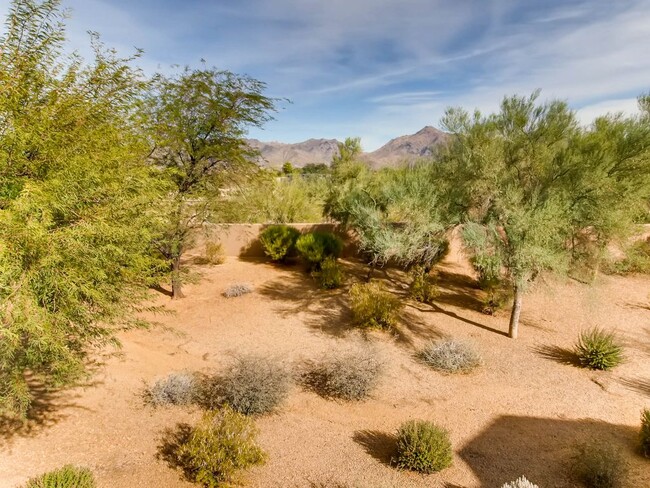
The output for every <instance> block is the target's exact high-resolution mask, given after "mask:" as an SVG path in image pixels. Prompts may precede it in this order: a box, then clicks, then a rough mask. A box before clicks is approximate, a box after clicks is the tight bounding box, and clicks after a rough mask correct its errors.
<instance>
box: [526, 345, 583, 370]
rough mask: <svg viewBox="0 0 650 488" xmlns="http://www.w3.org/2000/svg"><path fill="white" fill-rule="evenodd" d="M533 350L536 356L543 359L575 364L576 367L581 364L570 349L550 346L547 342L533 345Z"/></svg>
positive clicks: (570, 364)
mask: <svg viewBox="0 0 650 488" xmlns="http://www.w3.org/2000/svg"><path fill="white" fill-rule="evenodd" d="M533 351H534V352H535V354H537V355H538V356H540V357H542V358H544V359H549V360H551V361H555V362H556V363H560V364H566V365H569V366H575V367H577V368H580V367H582V365H581V364H580V358H579V357H578V355H577V354H576V353H575V352H573V351H572V350H571V349H566V348H563V347H560V346H551V345H548V344H542V345H538V346H535V347H533Z"/></svg>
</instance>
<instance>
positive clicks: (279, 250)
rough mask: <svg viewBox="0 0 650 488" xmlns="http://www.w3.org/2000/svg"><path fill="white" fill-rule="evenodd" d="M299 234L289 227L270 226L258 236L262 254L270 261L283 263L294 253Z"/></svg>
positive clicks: (296, 230)
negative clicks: (262, 250) (262, 248)
mask: <svg viewBox="0 0 650 488" xmlns="http://www.w3.org/2000/svg"><path fill="white" fill-rule="evenodd" d="M299 236H300V232H299V231H298V229H296V228H295V227H291V226H289V225H270V226H268V227H267V228H266V229H264V230H263V231H262V233H261V234H260V242H261V243H262V246H263V247H264V252H265V253H266V255H267V256H268V257H269V258H270V259H271V261H277V262H284V261H286V260H287V258H290V257H291V256H294V255H295V253H296V241H297V240H298V237H299Z"/></svg>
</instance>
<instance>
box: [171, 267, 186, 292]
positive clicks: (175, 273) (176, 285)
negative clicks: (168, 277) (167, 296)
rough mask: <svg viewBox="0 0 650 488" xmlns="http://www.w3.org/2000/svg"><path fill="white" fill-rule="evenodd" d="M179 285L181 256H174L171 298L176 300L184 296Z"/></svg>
mask: <svg viewBox="0 0 650 488" xmlns="http://www.w3.org/2000/svg"><path fill="white" fill-rule="evenodd" d="M181 286H182V283H181V257H180V256H175V257H174V258H173V259H172V299H174V300H177V299H179V298H183V297H184V296H185V295H183V292H182V290H181Z"/></svg>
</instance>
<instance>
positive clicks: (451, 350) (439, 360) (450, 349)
mask: <svg viewBox="0 0 650 488" xmlns="http://www.w3.org/2000/svg"><path fill="white" fill-rule="evenodd" d="M420 357H421V358H422V360H423V361H424V362H425V363H426V364H427V365H429V366H431V367H432V368H433V369H435V370H436V371H442V372H443V373H467V372H469V371H471V370H473V369H474V368H476V367H478V366H479V365H480V364H481V356H480V355H479V354H478V352H476V351H475V350H474V348H473V347H472V346H470V345H469V344H467V343H465V342H460V341H456V340H453V339H447V340H443V341H438V342H433V343H431V344H429V345H428V346H427V347H425V348H424V349H423V350H422V352H421V353H420Z"/></svg>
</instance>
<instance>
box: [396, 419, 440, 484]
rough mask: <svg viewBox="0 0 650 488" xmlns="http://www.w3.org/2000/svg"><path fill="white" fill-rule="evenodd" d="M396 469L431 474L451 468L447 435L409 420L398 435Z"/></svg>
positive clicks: (426, 423)
mask: <svg viewBox="0 0 650 488" xmlns="http://www.w3.org/2000/svg"><path fill="white" fill-rule="evenodd" d="M394 463H395V465H396V466H397V467H398V468H401V469H410V470H412V471H418V472H421V473H433V472H435V471H441V470H443V469H445V468H448V467H449V466H451V463H452V450H451V442H450V440H449V434H448V433H447V431H446V430H444V429H441V428H440V427H438V426H437V425H435V424H434V423H432V422H427V421H425V420H410V421H408V422H405V423H404V424H402V426H401V427H400V428H399V430H398V431H397V454H396V457H395V459H394Z"/></svg>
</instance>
